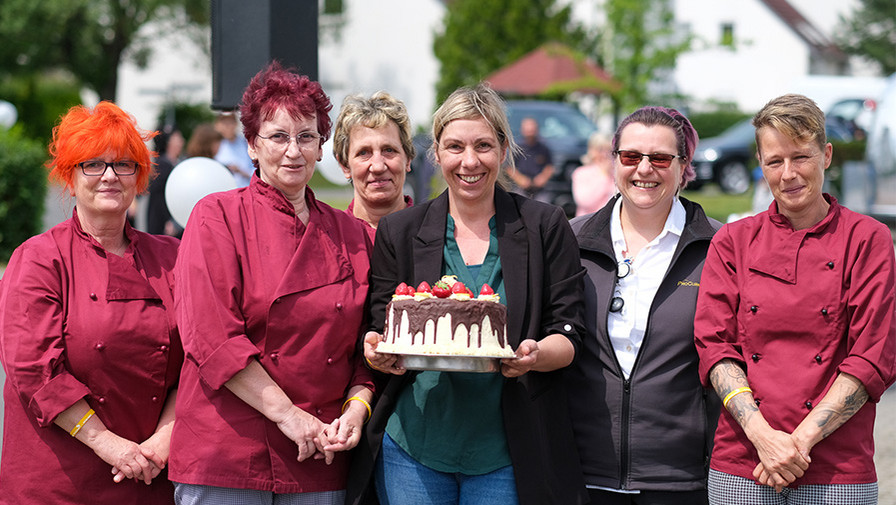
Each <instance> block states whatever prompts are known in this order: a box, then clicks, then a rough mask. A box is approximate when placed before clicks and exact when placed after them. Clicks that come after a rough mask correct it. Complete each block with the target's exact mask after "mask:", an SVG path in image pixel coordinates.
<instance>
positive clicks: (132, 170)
mask: <svg viewBox="0 0 896 505" xmlns="http://www.w3.org/2000/svg"><path fill="white" fill-rule="evenodd" d="M78 166H79V167H81V172H82V173H83V174H84V175H86V176H88V177H96V176H100V175H103V174H105V173H106V169H107V168H112V171H113V172H115V175H117V176H122V175H134V174H136V173H137V167H139V166H140V164H139V163H137V162H136V161H112V162H109V161H100V160H90V161H82V162H81V163H78Z"/></svg>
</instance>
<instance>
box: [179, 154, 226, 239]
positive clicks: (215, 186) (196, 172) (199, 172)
mask: <svg viewBox="0 0 896 505" xmlns="http://www.w3.org/2000/svg"><path fill="white" fill-rule="evenodd" d="M236 187H237V186H236V181H235V180H234V178H233V173H231V172H230V170H228V169H227V167H225V166H224V165H222V164H220V163H218V162H217V161H215V160H213V159H211V158H205V157H202V156H196V157H194V158H187V159H185V160H184V161H181V162H180V163H178V164H177V166H176V167H174V169H173V170H172V171H171V174H170V175H169V176H168V181H167V182H166V183H165V203H166V204H167V205H168V212H170V213H171V217H172V218H174V220H175V221H177V224H179V225H181V226H184V227H185V226H187V220H188V219H189V217H190V212H192V211H193V207H194V206H195V205H196V203H197V202H199V200H202V199H203V198H205V197H206V196H208V195H210V194H212V193H218V192H220V191H229V190H231V189H236Z"/></svg>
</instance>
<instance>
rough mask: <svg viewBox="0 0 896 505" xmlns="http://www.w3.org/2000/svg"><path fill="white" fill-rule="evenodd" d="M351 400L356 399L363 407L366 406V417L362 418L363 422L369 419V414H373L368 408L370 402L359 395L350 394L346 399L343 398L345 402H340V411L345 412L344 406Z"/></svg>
mask: <svg viewBox="0 0 896 505" xmlns="http://www.w3.org/2000/svg"><path fill="white" fill-rule="evenodd" d="M352 400H358V401H359V402H361V403H363V404H364V406H365V407H367V419H365V420H364V423H365V424H366V423H367V421H369V420H370V416H372V415H373V411H372V410H371V409H370V404H369V403H367V401H366V400H364V399H363V398H361V397H359V396H352V397H351V398H349V399H348V400H345V403H343V404H342V413H343V414H344V413H345V406H346V405H348V402H350V401H352Z"/></svg>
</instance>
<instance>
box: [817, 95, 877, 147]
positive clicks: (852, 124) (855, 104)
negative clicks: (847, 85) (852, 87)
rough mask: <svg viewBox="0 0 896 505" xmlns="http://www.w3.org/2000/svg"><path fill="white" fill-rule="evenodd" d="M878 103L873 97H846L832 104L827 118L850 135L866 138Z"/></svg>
mask: <svg viewBox="0 0 896 505" xmlns="http://www.w3.org/2000/svg"><path fill="white" fill-rule="evenodd" d="M876 106H877V103H876V102H875V101H874V100H872V99H871V98H844V99H842V100H838V101H836V102H834V104H833V105H831V106H830V107H829V108H828V110H827V112H825V114H824V116H825V120H826V121H827V122H828V123H829V124H830V123H833V124H836V125H837V126H839V127H841V128H845V129H846V130H847V131H848V132H849V136H850V137H851V138H855V139H864V138H865V136H866V135H867V133H868V128H870V127H871V121H872V120H873V117H874V109H875V107H876Z"/></svg>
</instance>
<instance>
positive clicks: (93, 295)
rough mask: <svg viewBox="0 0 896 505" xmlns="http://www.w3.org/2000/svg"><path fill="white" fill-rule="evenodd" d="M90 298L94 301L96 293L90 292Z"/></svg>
mask: <svg viewBox="0 0 896 505" xmlns="http://www.w3.org/2000/svg"><path fill="white" fill-rule="evenodd" d="M90 299H91V300H93V301H96V299H97V296H96V293H90Z"/></svg>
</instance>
